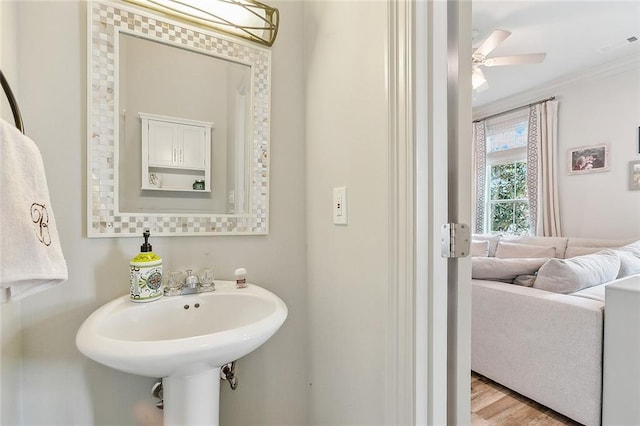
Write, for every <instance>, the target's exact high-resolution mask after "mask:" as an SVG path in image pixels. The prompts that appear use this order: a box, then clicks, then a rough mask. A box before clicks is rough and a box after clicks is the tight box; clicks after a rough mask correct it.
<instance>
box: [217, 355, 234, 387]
mask: <svg viewBox="0 0 640 426" xmlns="http://www.w3.org/2000/svg"><path fill="white" fill-rule="evenodd" d="M220 378H221V379H222V380H227V381H228V382H229V386H230V387H231V390H236V388H237V387H238V379H237V378H236V362H235V361H233V362H230V363H229V364H225V365H223V366H222V367H220Z"/></svg>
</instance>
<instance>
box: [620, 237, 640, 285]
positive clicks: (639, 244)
mask: <svg viewBox="0 0 640 426" xmlns="http://www.w3.org/2000/svg"><path fill="white" fill-rule="evenodd" d="M614 251H615V253H616V254H617V255H618V257H619V258H620V271H619V272H618V278H623V277H628V276H629V275H634V274H640V241H636V242H635V243H633V244H628V245H626V246H623V247H620V248H617V249H615V250H614Z"/></svg>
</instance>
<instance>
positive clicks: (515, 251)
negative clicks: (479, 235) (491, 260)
mask: <svg viewBox="0 0 640 426" xmlns="http://www.w3.org/2000/svg"><path fill="white" fill-rule="evenodd" d="M555 255H556V249H555V247H544V246H534V245H529V244H519V243H508V242H505V241H500V242H498V247H497V249H496V257H500V258H503V259H504V258H512V257H518V258H550V257H555Z"/></svg>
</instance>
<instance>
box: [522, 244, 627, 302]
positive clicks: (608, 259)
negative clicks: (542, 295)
mask: <svg viewBox="0 0 640 426" xmlns="http://www.w3.org/2000/svg"><path fill="white" fill-rule="evenodd" d="M619 270H620V258H619V257H618V255H617V254H616V253H615V252H614V251H613V250H609V249H605V250H602V251H601V252H598V253H594V254H587V255H584V256H576V257H572V258H569V259H549V261H548V262H547V263H545V264H544V265H542V266H541V267H540V269H539V270H538V277H537V279H536V281H535V283H534V284H533V286H534V287H535V288H539V289H541V290H547V291H552V292H554V293H565V294H568V293H574V292H576V291H579V290H581V289H583V288H587V287H591V286H594V285H598V284H603V283H606V282H608V281H612V280H614V279H616V277H617V276H618V271H619Z"/></svg>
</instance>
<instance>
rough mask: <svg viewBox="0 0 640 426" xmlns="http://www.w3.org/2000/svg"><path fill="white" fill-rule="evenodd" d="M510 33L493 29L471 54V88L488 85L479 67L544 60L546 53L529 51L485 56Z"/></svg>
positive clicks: (486, 86)
mask: <svg viewBox="0 0 640 426" xmlns="http://www.w3.org/2000/svg"><path fill="white" fill-rule="evenodd" d="M510 35H511V32H509V31H507V30H494V31H493V32H492V33H491V35H489V37H487V38H486V39H485V40H484V41H483V42H482V43H480V46H478V47H477V48H476V50H475V51H474V52H473V54H472V55H471V66H472V74H471V81H472V85H473V90H477V91H479V92H482V91H483V90H486V89H487V88H488V87H489V85H488V83H487V79H486V78H485V77H484V74H483V72H482V70H481V69H480V67H499V66H504V65H522V64H539V63H541V62H542V61H544V58H545V56H547V54H546V53H529V54H524V55H510V56H495V57H492V58H487V55H488V54H489V53H491V52H492V51H493V50H494V49H495V48H496V47H498V45H499V44H500V43H502V42H503V41H504V40H505V39H506V38H507V37H509V36H510Z"/></svg>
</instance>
